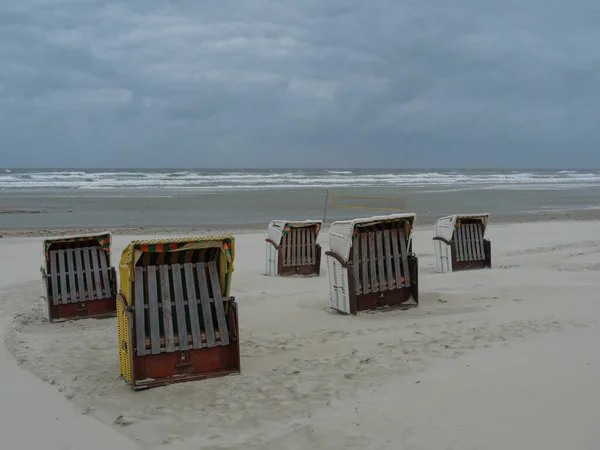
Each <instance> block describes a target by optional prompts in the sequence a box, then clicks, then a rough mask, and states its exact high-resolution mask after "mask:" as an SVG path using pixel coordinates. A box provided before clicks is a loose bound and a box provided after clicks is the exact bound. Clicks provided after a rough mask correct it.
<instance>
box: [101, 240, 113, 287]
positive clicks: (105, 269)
mask: <svg viewBox="0 0 600 450" xmlns="http://www.w3.org/2000/svg"><path fill="white" fill-rule="evenodd" d="M98 258H99V259H100V270H101V272H102V282H103V283H104V298H111V297H112V296H113V293H112V291H111V289H110V278H109V276H108V254H107V253H106V252H105V251H104V250H102V249H101V248H99V249H98Z"/></svg>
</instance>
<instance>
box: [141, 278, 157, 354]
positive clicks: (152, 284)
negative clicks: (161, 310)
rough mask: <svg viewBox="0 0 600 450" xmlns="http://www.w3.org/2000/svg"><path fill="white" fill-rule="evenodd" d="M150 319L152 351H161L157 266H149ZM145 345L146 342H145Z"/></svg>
mask: <svg viewBox="0 0 600 450" xmlns="http://www.w3.org/2000/svg"><path fill="white" fill-rule="evenodd" d="M147 271H148V273H147V279H148V319H149V321H150V351H151V352H152V354H153V355H158V354H159V353H160V321H159V318H158V291H157V285H156V266H148V268H147ZM144 345H146V343H145V342H144Z"/></svg>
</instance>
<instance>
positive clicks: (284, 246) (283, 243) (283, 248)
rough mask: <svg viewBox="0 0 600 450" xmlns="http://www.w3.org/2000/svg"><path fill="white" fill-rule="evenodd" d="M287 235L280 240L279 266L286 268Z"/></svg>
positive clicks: (287, 252)
mask: <svg viewBox="0 0 600 450" xmlns="http://www.w3.org/2000/svg"><path fill="white" fill-rule="evenodd" d="M287 237H288V235H287V234H284V235H283V237H282V238H281V259H282V261H281V264H282V265H283V266H284V267H286V266H288V265H289V263H288V258H289V251H288V250H289V249H288V239H287ZM275 270H277V268H275Z"/></svg>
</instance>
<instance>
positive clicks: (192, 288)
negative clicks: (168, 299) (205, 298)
mask: <svg viewBox="0 0 600 450" xmlns="http://www.w3.org/2000/svg"><path fill="white" fill-rule="evenodd" d="M183 273H184V275H185V287H186V288H187V300H188V311H189V314H190V328H191V331H192V341H193V344H192V348H202V334H201V331H200V317H199V316H198V293H197V292H196V283H195V282H194V266H193V265H192V264H191V263H187V264H184V265H183ZM198 281H200V280H199V279H198Z"/></svg>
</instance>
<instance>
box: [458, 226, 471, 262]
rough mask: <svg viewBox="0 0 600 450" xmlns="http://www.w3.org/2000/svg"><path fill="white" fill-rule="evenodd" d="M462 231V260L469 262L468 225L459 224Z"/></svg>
mask: <svg viewBox="0 0 600 450" xmlns="http://www.w3.org/2000/svg"><path fill="white" fill-rule="evenodd" d="M460 227H461V228H462V229H463V238H464V240H463V242H464V249H465V253H464V255H463V256H464V260H465V261H471V249H470V248H469V225H468V224H461V226H460Z"/></svg>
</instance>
